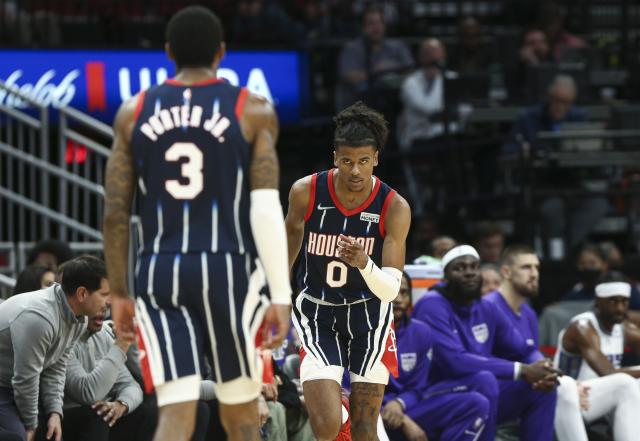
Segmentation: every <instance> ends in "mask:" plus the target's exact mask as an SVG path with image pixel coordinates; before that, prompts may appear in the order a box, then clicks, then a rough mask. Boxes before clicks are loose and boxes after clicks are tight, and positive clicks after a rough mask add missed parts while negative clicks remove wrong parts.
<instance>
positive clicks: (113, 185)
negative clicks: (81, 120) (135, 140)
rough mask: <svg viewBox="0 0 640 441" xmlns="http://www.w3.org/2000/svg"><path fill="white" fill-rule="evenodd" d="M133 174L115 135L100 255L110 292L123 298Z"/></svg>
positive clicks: (127, 152) (129, 159)
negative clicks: (105, 266) (102, 255)
mask: <svg viewBox="0 0 640 441" xmlns="http://www.w3.org/2000/svg"><path fill="white" fill-rule="evenodd" d="M134 186H135V171H134V167H133V158H132V155H131V151H130V149H129V146H128V145H127V144H125V143H124V141H123V139H122V136H120V135H118V134H116V139H115V141H114V145H113V150H112V153H111V156H110V157H109V160H108V162H107V169H106V175H105V211H104V226H103V228H104V254H105V260H106V264H107V270H108V273H109V281H110V286H111V291H112V292H113V293H114V294H116V295H120V296H126V295H127V293H128V289H127V267H128V261H129V221H130V217H131V205H132V201H133V194H134V188H135V187H134Z"/></svg>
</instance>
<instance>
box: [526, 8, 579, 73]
mask: <svg viewBox="0 0 640 441" xmlns="http://www.w3.org/2000/svg"><path fill="white" fill-rule="evenodd" d="M565 18H566V12H565V11H564V9H563V8H562V7H561V6H560V5H557V4H555V3H553V2H546V3H544V4H543V5H542V6H541V7H540V11H539V20H538V21H539V23H540V27H541V28H542V30H544V32H545V34H546V36H547V40H548V41H549V44H550V46H551V54H552V56H553V59H554V60H555V61H556V62H558V61H564V60H568V59H572V54H571V51H572V50H575V49H583V48H586V47H588V45H587V42H586V41H585V40H583V39H582V38H580V37H577V36H575V35H573V34H571V33H570V32H569V31H567V30H566V29H565V27H564V23H565Z"/></svg>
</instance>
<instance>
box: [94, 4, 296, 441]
mask: <svg viewBox="0 0 640 441" xmlns="http://www.w3.org/2000/svg"><path fill="white" fill-rule="evenodd" d="M166 49H167V53H168V55H169V58H171V59H172V60H173V61H175V63H176V76H175V78H173V79H171V80H167V81H165V82H164V83H162V84H160V85H157V86H153V87H151V88H150V89H148V90H147V91H143V92H141V93H140V94H138V95H137V96H136V97H134V98H133V99H132V100H130V101H128V102H126V103H124V104H123V105H122V107H121V109H120V111H119V112H118V115H117V116H116V122H115V127H114V128H115V140H114V145H113V151H112V154H111V157H110V159H109V163H108V165H107V173H106V204H105V205H106V207H105V219H104V225H105V228H104V230H105V234H104V236H105V237H104V239H105V255H106V260H107V265H108V271H109V276H110V280H111V281H112V284H113V285H112V294H113V302H112V303H113V304H112V312H113V318H114V321H115V324H116V327H117V328H118V329H123V328H124V329H127V328H131V327H133V310H134V308H133V301H132V300H129V299H128V292H127V257H128V256H127V253H128V238H129V220H130V212H131V206H132V201H133V193H134V189H137V197H136V207H135V211H136V212H137V214H138V215H139V222H138V243H139V249H138V258H137V262H136V271H135V275H136V277H135V294H136V304H135V306H136V316H137V320H138V334H139V337H140V340H139V341H140V345H141V351H140V353H141V354H142V359H141V364H142V371H143V374H144V376H145V385H146V386H147V387H148V389H151V388H155V390H156V394H157V399H158V406H159V407H160V418H159V423H158V427H157V430H156V435H155V438H154V440H155V441H164V440H167V441H168V440H171V441H187V440H188V439H190V438H191V433H192V431H193V426H194V420H195V410H196V405H197V401H198V399H199V396H200V380H201V375H202V374H205V373H206V371H205V370H204V369H205V364H204V358H205V357H206V358H207V359H208V362H209V365H210V366H211V371H212V372H211V375H212V377H213V380H214V382H215V389H216V397H217V399H218V401H219V402H220V416H221V419H222V424H223V426H224V427H225V429H226V431H227V435H228V438H229V439H230V440H232V441H234V440H241V439H242V440H247V439H251V440H256V441H257V440H259V439H260V433H259V421H258V408H257V400H256V399H257V398H258V396H259V395H260V391H261V386H262V373H261V361H260V360H261V357H260V356H259V351H258V350H257V348H256V337H259V336H260V335H262V337H263V338H264V339H263V346H265V347H271V348H273V347H277V346H279V345H280V344H281V342H282V339H283V338H284V337H285V336H286V334H287V331H288V326H289V318H290V308H291V307H290V304H291V287H290V284H289V278H288V270H287V247H286V234H285V227H284V217H283V214H282V208H281V205H280V198H279V193H278V179H279V170H278V159H277V155H276V151H275V142H276V139H277V135H278V120H277V117H276V114H275V112H274V110H273V107H272V105H271V104H270V103H269V102H268V101H267V100H265V99H264V98H261V97H258V96H256V95H253V94H251V93H248V92H247V90H246V89H244V88H239V87H235V86H232V85H230V84H229V83H227V82H226V81H224V80H222V79H219V78H217V76H216V71H217V68H218V66H219V63H220V60H221V59H222V57H223V56H224V52H225V45H224V42H223V41H222V27H221V24H220V22H219V20H218V18H217V17H216V16H215V15H214V14H213V13H212V12H211V11H210V10H208V9H206V8H203V7H196V6H193V7H187V8H185V9H183V10H181V11H180V12H178V13H177V14H176V15H175V16H174V17H173V18H172V19H171V20H170V22H169V24H168V27H167V45H166ZM265 282H266V283H267V284H268V286H269V293H270V296H266V295H265V294H264V293H263V292H262V291H261V288H262V287H263V286H264V285H265ZM263 322H264V327H263V328H262V330H263V332H262V334H260V331H259V330H260V326H261V323H263ZM272 328H275V329H276V332H275V335H271V333H270V330H271V329H272ZM258 340H259V339H258Z"/></svg>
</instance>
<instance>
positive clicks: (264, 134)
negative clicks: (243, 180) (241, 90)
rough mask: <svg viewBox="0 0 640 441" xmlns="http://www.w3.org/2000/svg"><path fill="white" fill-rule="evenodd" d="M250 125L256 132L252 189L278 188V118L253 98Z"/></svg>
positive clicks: (272, 111) (251, 168)
mask: <svg viewBox="0 0 640 441" xmlns="http://www.w3.org/2000/svg"><path fill="white" fill-rule="evenodd" d="M249 112H250V116H249V120H248V123H249V124H251V125H252V126H253V129H254V130H255V134H256V135H255V137H254V139H253V152H252V154H251V166H250V174H251V181H250V182H251V189H252V190H255V189H259V188H276V189H277V188H278V184H279V177H280V167H279V165H278V155H277V153H276V142H277V140H278V117H277V116H276V113H275V111H274V110H273V107H272V106H271V105H270V104H269V103H267V102H266V101H264V100H263V99H261V98H260V99H258V98H253V96H252V103H251V105H250V110H249Z"/></svg>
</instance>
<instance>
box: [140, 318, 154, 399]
mask: <svg viewBox="0 0 640 441" xmlns="http://www.w3.org/2000/svg"><path fill="white" fill-rule="evenodd" d="M136 334H137V336H138V353H139V354H140V370H141V371H142V380H143V382H144V392H145V393H146V394H150V393H152V392H153V377H152V376H151V366H150V365H149V353H148V352H147V349H146V347H145V345H144V339H143V338H142V331H141V330H140V326H139V325H136Z"/></svg>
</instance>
